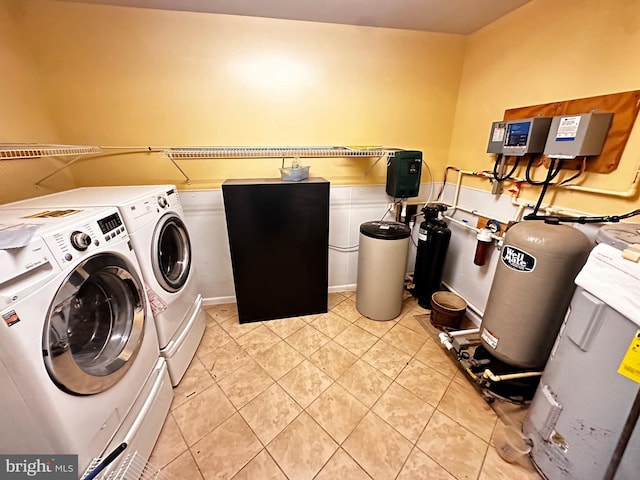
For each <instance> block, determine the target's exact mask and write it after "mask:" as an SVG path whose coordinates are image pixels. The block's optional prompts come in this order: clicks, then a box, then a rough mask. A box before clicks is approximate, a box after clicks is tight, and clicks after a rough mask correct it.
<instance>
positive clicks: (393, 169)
mask: <svg viewBox="0 0 640 480" xmlns="http://www.w3.org/2000/svg"><path fill="white" fill-rule="evenodd" d="M421 173H422V152H421V151H419V150H400V151H397V152H395V155H394V156H393V157H389V159H388V160H387V188H386V190H387V195H389V196H391V197H393V198H409V197H417V196H418V191H419V190H420V174H421Z"/></svg>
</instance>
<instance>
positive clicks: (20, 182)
mask: <svg viewBox="0 0 640 480" xmlns="http://www.w3.org/2000/svg"><path fill="white" fill-rule="evenodd" d="M15 14H16V12H15V10H14V9H10V8H7V4H5V3H1V4H0V65H2V74H1V75H0V143H18V142H20V143H22V142H43V143H55V142H58V141H59V137H58V132H57V130H56V127H55V123H54V122H53V120H52V117H51V116H50V115H49V111H48V109H47V107H46V104H45V100H46V98H45V96H43V95H42V88H41V85H42V81H43V78H42V77H41V76H40V74H39V72H38V70H37V68H36V67H35V65H34V63H33V61H32V60H31V56H30V54H29V51H28V50H27V49H26V48H25V44H24V42H23V41H22V38H23V37H22V35H23V33H24V32H22V31H21V30H20V29H19V28H17V27H16V22H15ZM58 165H59V162H57V161H54V160H53V159H47V160H11V161H6V160H5V161H0V201H2V200H3V199H6V200H12V199H21V198H26V197H30V196H34V195H37V194H41V193H47V192H48V191H49V190H48V189H47V188H42V189H40V190H37V189H36V188H35V187H34V183H35V182H37V181H38V180H39V179H40V178H42V177H43V176H45V175H47V174H49V173H51V172H53V171H54V170H55V169H56V168H57V166H58ZM71 185H72V183H71V180H70V177H69V175H68V172H63V173H61V174H60V175H59V176H57V177H56V178H54V179H52V181H51V182H50V183H49V184H48V187H52V188H53V189H61V188H65V187H66V188H69V186H71Z"/></svg>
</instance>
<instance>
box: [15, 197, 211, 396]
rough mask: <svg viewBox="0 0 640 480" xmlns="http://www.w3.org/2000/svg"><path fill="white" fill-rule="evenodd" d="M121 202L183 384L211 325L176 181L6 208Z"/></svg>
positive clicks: (171, 362) (163, 348)
mask: <svg viewBox="0 0 640 480" xmlns="http://www.w3.org/2000/svg"><path fill="white" fill-rule="evenodd" d="M25 206H29V207H33V206H37V207H42V208H45V207H49V208H51V207H98V206H115V207H118V209H119V210H120V213H121V215H122V218H123V220H124V223H125V225H126V227H127V230H128V231H129V235H130V237H131V243H132V244H133V248H134V250H135V252H136V256H137V257H138V261H139V263H140V268H141V270H142V276H143V279H144V282H145V286H146V290H147V295H148V297H149V302H150V304H151V309H152V311H153V316H154V318H155V321H156V330H157V332H158V340H159V344H160V355H161V356H162V357H164V358H165V359H166V361H167V366H168V368H169V376H170V377H171V381H172V384H173V385H174V386H175V385H178V383H179V382H180V380H181V379H182V376H183V375H184V372H185V371H186V369H187V367H188V366H189V363H190V362H191V360H192V358H193V356H194V354H195V351H196V349H197V348H198V345H199V343H200V340H201V339H202V336H203V334H204V329H205V313H204V310H203V309H202V295H200V294H199V293H198V288H197V286H196V283H195V276H194V273H193V268H194V265H193V259H192V256H191V243H190V240H189V232H188V230H187V227H186V225H185V223H184V213H183V210H182V205H181V203H180V197H179V194H178V191H177V189H176V187H175V186H173V185H136V186H123V187H84V188H77V189H74V190H67V191H64V192H58V193H54V194H51V195H45V196H42V197H36V198H32V199H27V200H22V201H20V202H15V203H11V204H7V205H4V206H3V207H2V208H4V209H6V208H9V209H10V208H16V207H18V208H22V207H25Z"/></svg>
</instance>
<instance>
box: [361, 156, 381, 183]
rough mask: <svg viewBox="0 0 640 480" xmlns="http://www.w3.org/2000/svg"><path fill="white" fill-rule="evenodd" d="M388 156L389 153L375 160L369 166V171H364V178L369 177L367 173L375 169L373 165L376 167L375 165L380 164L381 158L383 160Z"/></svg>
mask: <svg viewBox="0 0 640 480" xmlns="http://www.w3.org/2000/svg"><path fill="white" fill-rule="evenodd" d="M386 157H387V155H380V156H379V157H378V158H377V159H376V161H375V162H373V164H372V165H371V166H370V167H369V168H367V171H366V172H364V178H367V175H369V173H371V170H373V167H375V166H376V165H377V164H378V162H379V161H380V160H382V159H383V158H386Z"/></svg>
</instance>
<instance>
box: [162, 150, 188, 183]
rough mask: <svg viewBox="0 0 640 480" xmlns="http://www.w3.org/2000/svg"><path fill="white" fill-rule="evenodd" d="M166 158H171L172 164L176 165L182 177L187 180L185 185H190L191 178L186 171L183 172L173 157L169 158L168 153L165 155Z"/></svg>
mask: <svg viewBox="0 0 640 480" xmlns="http://www.w3.org/2000/svg"><path fill="white" fill-rule="evenodd" d="M167 158H168V159H169V160H171V163H173V166H174V167H176V168H177V169H178V170H179V171H180V173H181V174H182V176H183V177H184V179H185V180H186V181H187V185H191V179H190V178H189V176H188V175H187V174H186V173H184V170H182V168H180V165H178V164H177V163H176V161H175V160H174V159H173V158H171V156H170V155H167Z"/></svg>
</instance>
